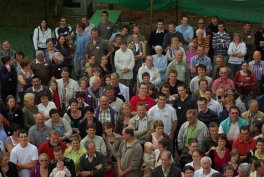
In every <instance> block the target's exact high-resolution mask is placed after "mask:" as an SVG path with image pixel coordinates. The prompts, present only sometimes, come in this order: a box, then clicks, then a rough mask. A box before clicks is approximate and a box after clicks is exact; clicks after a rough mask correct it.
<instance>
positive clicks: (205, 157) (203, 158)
mask: <svg viewBox="0 0 264 177" xmlns="http://www.w3.org/2000/svg"><path fill="white" fill-rule="evenodd" d="M205 160H209V161H210V164H211V165H212V160H211V158H210V157H207V156H204V157H202V158H201V163H203V161H205Z"/></svg>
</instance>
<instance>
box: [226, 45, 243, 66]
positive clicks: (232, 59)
mask: <svg viewBox="0 0 264 177" xmlns="http://www.w3.org/2000/svg"><path fill="white" fill-rule="evenodd" d="M234 52H241V54H242V55H246V53H247V47H246V44H245V43H244V42H240V43H239V44H238V46H236V44H235V43H234V42H231V43H230V45H229V47H228V51H227V53H228V55H230V57H229V60H228V63H231V64H237V65H238V64H241V63H242V62H243V61H244V57H237V56H233V54H234Z"/></svg>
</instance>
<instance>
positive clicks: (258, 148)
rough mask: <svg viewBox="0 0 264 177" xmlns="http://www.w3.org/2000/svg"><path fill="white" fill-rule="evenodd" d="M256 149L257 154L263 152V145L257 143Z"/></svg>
mask: <svg viewBox="0 0 264 177" xmlns="http://www.w3.org/2000/svg"><path fill="white" fill-rule="evenodd" d="M256 147H257V150H258V151H259V152H264V143H262V142H257V145H256Z"/></svg>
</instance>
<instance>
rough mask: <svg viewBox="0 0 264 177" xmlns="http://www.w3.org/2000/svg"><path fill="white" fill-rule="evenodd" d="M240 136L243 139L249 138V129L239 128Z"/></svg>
mask: <svg viewBox="0 0 264 177" xmlns="http://www.w3.org/2000/svg"><path fill="white" fill-rule="evenodd" d="M240 136H241V138H242V140H243V141H247V140H248V139H249V131H248V130H241V131H240Z"/></svg>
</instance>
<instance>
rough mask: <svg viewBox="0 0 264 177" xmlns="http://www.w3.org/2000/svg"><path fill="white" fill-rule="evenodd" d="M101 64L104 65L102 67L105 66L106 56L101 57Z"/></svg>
mask: <svg viewBox="0 0 264 177" xmlns="http://www.w3.org/2000/svg"><path fill="white" fill-rule="evenodd" d="M101 64H102V65H104V66H105V65H106V64H107V58H106V56H103V57H102V59H101Z"/></svg>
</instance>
